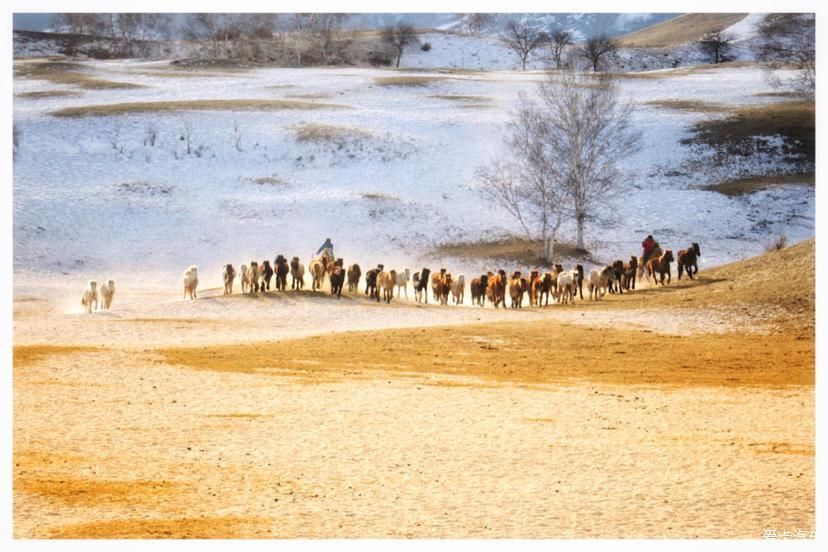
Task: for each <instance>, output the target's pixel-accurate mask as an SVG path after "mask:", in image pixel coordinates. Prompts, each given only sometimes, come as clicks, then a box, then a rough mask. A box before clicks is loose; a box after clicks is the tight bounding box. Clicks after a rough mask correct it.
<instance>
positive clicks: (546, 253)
mask: <svg viewBox="0 0 828 552" xmlns="http://www.w3.org/2000/svg"><path fill="white" fill-rule="evenodd" d="M556 243H557V240H556V239H555V237H554V236H553V237H550V238H546V239H545V240H544V244H543V257H544V260H545V261H546V263H547V264H549V265H551V264H552V262H553V261H554V260H555V244H556Z"/></svg>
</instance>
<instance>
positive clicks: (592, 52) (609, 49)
mask: <svg viewBox="0 0 828 552" xmlns="http://www.w3.org/2000/svg"><path fill="white" fill-rule="evenodd" d="M616 50H618V43H617V42H616V41H615V40H614V39H612V38H610V37H609V36H607V35H604V34H602V35H597V36H593V37H592V38H588V39H587V41H586V42H584V45H583V48H582V51H581V52H582V54H583V56H584V57H585V58H586V59H587V60H588V61H589V63H590V64H591V65H592V71H593V72H595V73H597V72H598V69H599V68H600V66H601V60H602V59H603V60H606V59H607V58H608V57H610V56H612V54H614V53H615V52H616Z"/></svg>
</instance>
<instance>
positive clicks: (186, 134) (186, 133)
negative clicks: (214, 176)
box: [181, 119, 193, 155]
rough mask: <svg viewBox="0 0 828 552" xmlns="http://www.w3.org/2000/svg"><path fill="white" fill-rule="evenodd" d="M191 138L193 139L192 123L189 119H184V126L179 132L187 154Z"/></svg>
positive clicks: (189, 150)
mask: <svg viewBox="0 0 828 552" xmlns="http://www.w3.org/2000/svg"><path fill="white" fill-rule="evenodd" d="M192 140H193V123H192V121H190V120H189V119H184V128H183V129H182V133H181V141H182V142H184V146H185V147H186V148H187V155H190V154H191V153H192V152H193V150H192Z"/></svg>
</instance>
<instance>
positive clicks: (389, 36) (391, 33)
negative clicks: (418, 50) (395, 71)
mask: <svg viewBox="0 0 828 552" xmlns="http://www.w3.org/2000/svg"><path fill="white" fill-rule="evenodd" d="M381 36H382V41H383V42H384V43H385V44H387V45H388V46H390V47H392V48H393V49H394V51H395V52H396V53H397V67H399V66H400V60H401V59H402V55H403V52H404V51H405V49H406V48H408V47H409V46H415V45H416V44H418V43H419V39H418V38H417V31H416V30H414V27H413V26H412V25H409V24H408V23H404V22H402V21H400V22H399V23H397V24H396V25H389V26H388V27H385V28H384V29H383V30H382V33H381Z"/></svg>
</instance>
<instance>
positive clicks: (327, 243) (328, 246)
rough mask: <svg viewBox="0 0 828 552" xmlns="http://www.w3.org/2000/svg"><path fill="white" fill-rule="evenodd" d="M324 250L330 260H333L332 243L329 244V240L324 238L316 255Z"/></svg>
mask: <svg viewBox="0 0 828 552" xmlns="http://www.w3.org/2000/svg"><path fill="white" fill-rule="evenodd" d="M326 249H327V250H328V253H329V254H330V256H331V259H335V258H336V257H334V251H333V243H331V238H325V243H323V244H322V245H321V246H319V249H318V250H317V251H316V254H317V255H319V254H320V253H322V252H323V251H325V250H326Z"/></svg>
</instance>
